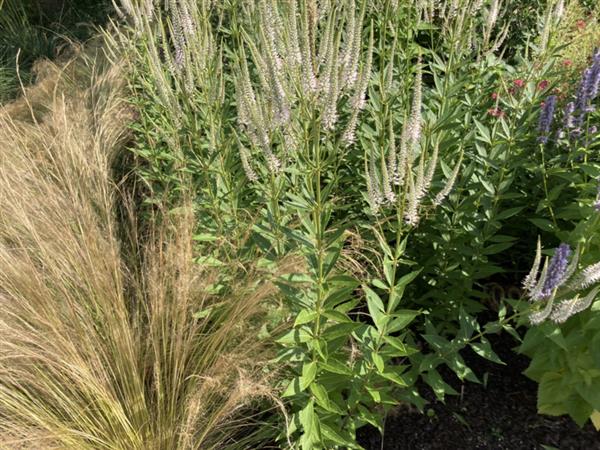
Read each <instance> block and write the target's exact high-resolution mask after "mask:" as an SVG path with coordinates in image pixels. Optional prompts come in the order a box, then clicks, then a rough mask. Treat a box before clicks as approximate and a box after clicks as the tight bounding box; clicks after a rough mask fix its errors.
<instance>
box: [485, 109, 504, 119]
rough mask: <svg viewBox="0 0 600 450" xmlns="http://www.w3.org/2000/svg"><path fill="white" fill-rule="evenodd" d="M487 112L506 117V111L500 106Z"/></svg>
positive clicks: (494, 115)
mask: <svg viewBox="0 0 600 450" xmlns="http://www.w3.org/2000/svg"><path fill="white" fill-rule="evenodd" d="M487 112H488V114H489V115H490V116H492V117H498V118H500V117H504V111H502V110H501V109H500V108H490V109H488V111H487Z"/></svg>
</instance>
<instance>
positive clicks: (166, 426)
mask: <svg viewBox="0 0 600 450" xmlns="http://www.w3.org/2000/svg"><path fill="white" fill-rule="evenodd" d="M98 58H99V57H98V56H96V57H95V58H93V60H92V61H89V59H88V58H85V57H79V58H78V59H77V61H75V62H73V63H72V65H71V66H70V68H69V70H66V71H64V70H62V71H61V70H58V69H57V70H54V69H56V68H54V67H52V70H50V71H49V75H48V76H49V77H54V78H49V79H47V80H45V81H44V82H43V83H45V85H44V87H43V88H40V89H44V90H43V92H41V91H37V92H35V91H31V92H29V98H30V99H31V101H30V102H29V103H28V102H25V101H22V102H21V103H20V104H17V105H9V106H7V107H6V108H4V109H2V110H0V307H1V308H2V311H3V313H2V315H1V317H0V436H2V438H1V439H2V440H3V441H4V442H8V439H9V438H8V436H10V439H11V442H14V448H53V447H57V448H69V449H123V450H135V449H140V450H141V449H143V450H149V449H161V450H164V449H192V448H202V449H207V448H223V446H222V444H223V442H224V441H225V440H228V441H231V439H232V435H230V434H229V433H228V428H227V426H226V424H227V423H228V422H229V421H233V420H234V419H237V416H236V414H237V413H238V412H239V411H240V408H241V407H243V406H244V405H246V404H247V402H248V401H249V400H252V399H255V398H256V397H257V396H268V395H270V394H269V392H268V388H267V387H266V386H264V385H262V384H261V383H260V382H259V379H260V372H261V368H262V367H261V366H262V362H263V361H265V360H266V356H267V353H266V349H265V348H263V346H262V344H261V343H260V342H259V341H258V339H256V336H255V334H254V331H253V328H252V327H251V326H249V321H250V319H251V318H252V317H253V316H255V315H256V314H257V312H260V310H261V308H262V304H263V301H264V300H265V299H266V298H268V297H269V296H270V295H272V294H273V293H274V288H273V287H272V286H271V285H269V284H267V283H259V282H256V281H254V282H253V281H252V277H250V279H251V280H250V281H242V282H240V285H239V286H235V287H234V289H232V292H233V294H231V295H230V296H229V297H228V298H226V299H225V301H223V299H221V303H220V306H219V307H218V308H215V310H216V311H218V313H217V314H211V315H209V316H208V317H207V318H203V319H194V318H193V313H194V312H196V311H198V310H201V309H206V308H208V307H210V306H211V305H213V304H214V303H215V301H216V300H215V298H214V297H213V296H211V295H209V293H208V290H207V288H206V287H207V286H208V285H209V284H210V282H211V281H212V280H213V279H214V278H215V273H214V272H212V269H207V268H203V267H200V266H197V265H195V264H194V263H193V247H192V234H193V228H194V218H193V214H192V213H191V208H189V207H186V205H184V206H183V207H181V208H179V210H178V211H179V212H178V213H177V214H167V213H164V214H162V215H161V216H160V218H157V220H156V221H154V222H155V223H154V224H153V225H151V226H150V230H149V231H147V232H146V233H145V234H144V239H143V242H140V241H139V240H138V241H137V242H124V241H123V240H122V239H120V238H119V236H122V235H135V233H122V232H120V229H121V226H120V225H119V222H118V220H117V217H116V214H115V210H116V208H115V207H116V205H117V203H119V202H122V201H123V198H124V196H123V195H122V193H120V192H119V190H118V189H117V187H116V185H115V183H114V181H113V180H112V174H111V168H112V166H113V164H114V161H115V158H116V156H117V154H118V152H119V149H121V148H122V144H123V139H124V138H126V137H127V122H128V112H127V108H125V107H124V104H123V102H122V100H121V96H122V83H121V76H120V73H119V71H118V70H117V69H116V68H114V67H113V68H110V67H106V66H105V65H104V64H102V61H101V60H99V59H98ZM98 68H102V69H98ZM50 85H51V86H53V89H47V87H48V86H50ZM30 107H31V110H32V111H33V112H32V113H31V114H28V113H29V112H31V111H28V110H29V108H30ZM125 197H126V196H125ZM159 219H160V220H159ZM131 225H132V224H125V226H126V227H127V226H131ZM236 426H237V427H239V422H236ZM4 437H6V439H4ZM5 445H13V444H5ZM18 445H21V446H22V447H18Z"/></svg>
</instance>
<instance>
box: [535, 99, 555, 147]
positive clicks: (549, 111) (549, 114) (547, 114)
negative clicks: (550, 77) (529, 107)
mask: <svg viewBox="0 0 600 450" xmlns="http://www.w3.org/2000/svg"><path fill="white" fill-rule="evenodd" d="M555 109H556V95H551V96H550V97H548V98H547V99H546V101H545V102H544V106H542V112H541V114H540V122H539V124H538V132H539V133H540V137H538V141H539V142H541V143H542V144H545V143H547V142H548V134H549V133H550V127H551V126H552V120H553V119H554V110H555Z"/></svg>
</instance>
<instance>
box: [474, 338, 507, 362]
mask: <svg viewBox="0 0 600 450" xmlns="http://www.w3.org/2000/svg"><path fill="white" fill-rule="evenodd" d="M469 345H470V346H471V348H472V349H473V351H474V352H475V353H477V354H478V355H479V356H481V357H483V358H485V359H489V360H490V361H493V362H495V363H498V364H503V365H506V363H505V362H504V361H502V360H501V359H500V357H499V356H498V355H497V354H496V353H495V352H494V350H492V346H491V345H490V342H489V341H488V340H487V339H486V338H483V337H482V338H481V341H480V342H471V343H470V344H469Z"/></svg>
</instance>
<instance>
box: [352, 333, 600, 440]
mask: <svg viewBox="0 0 600 450" xmlns="http://www.w3.org/2000/svg"><path fill="white" fill-rule="evenodd" d="M490 341H491V343H492V347H493V348H494V350H495V351H496V353H497V354H498V355H499V356H500V358H501V359H502V360H503V361H504V362H506V363H507V365H506V366H503V365H499V364H495V363H492V362H489V361H487V360H485V359H483V358H480V357H479V356H477V355H475V354H474V353H473V352H471V351H469V352H465V353H464V354H463V357H464V358H465V361H466V362H467V365H468V366H469V367H470V368H471V369H472V370H473V371H474V372H475V373H476V374H477V376H478V377H479V379H480V380H481V379H482V377H483V376H484V373H486V372H487V373H488V375H487V388H486V387H484V386H483V385H479V384H475V383H467V384H464V385H462V396H447V397H446V403H445V404H444V403H441V402H438V401H436V400H435V396H434V394H433V393H432V392H431V390H430V389H428V388H427V387H423V388H422V389H421V394H422V395H423V397H424V398H426V399H427V400H428V401H430V403H429V404H428V405H427V406H426V407H425V411H426V413H428V414H420V413H419V412H418V411H409V410H408V409H400V410H398V411H396V412H395V413H394V414H391V415H389V416H388V418H387V420H386V425H385V436H384V440H383V443H382V442H381V436H380V434H379V432H378V431H377V430H376V429H375V428H370V427H364V428H362V429H361V430H359V442H360V443H361V445H363V446H364V447H365V448H366V449H367V450H381V449H384V450H400V449H406V450H419V449H427V450H446V449H448V450H454V449H460V450H475V449H477V450H479V449H482V450H483V449H486V450H496V449H498V450H500V449H502V450H504V449H506V450H521V449H523V450H529V449H544V450H553V449H556V448H557V449H560V450H570V449H573V450H588V449H589V450H596V449H598V450H600V433H599V432H596V431H595V430H594V428H593V426H592V425H591V424H590V423H589V422H588V423H587V424H586V426H584V427H583V429H580V428H579V427H578V426H577V425H576V424H575V423H574V422H573V421H572V420H571V419H569V418H568V417H566V416H563V417H550V416H541V415H538V414H537V413H536V390H537V384H536V383H535V382H534V381H532V380H530V379H528V378H527V377H525V376H524V375H523V374H522V372H523V371H524V370H525V369H526V368H527V365H528V358H526V357H525V356H522V355H518V354H516V353H514V352H513V351H512V350H511V349H512V348H513V347H515V346H516V345H517V343H516V341H515V340H514V338H512V337H511V336H510V335H506V334H503V335H500V336H492V337H490ZM440 369H441V368H440ZM440 373H441V374H442V376H443V377H444V379H445V380H446V381H447V382H448V384H450V385H452V387H454V389H456V390H457V391H458V392H461V383H460V382H459V380H458V379H457V378H456V377H455V376H454V375H453V374H452V373H451V372H450V371H443V370H440Z"/></svg>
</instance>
